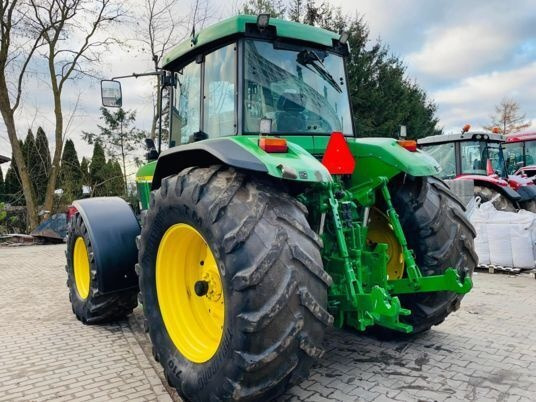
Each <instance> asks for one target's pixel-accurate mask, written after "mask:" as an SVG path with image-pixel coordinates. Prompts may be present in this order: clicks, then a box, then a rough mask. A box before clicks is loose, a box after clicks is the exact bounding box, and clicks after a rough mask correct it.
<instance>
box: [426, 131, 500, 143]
mask: <svg viewBox="0 0 536 402" xmlns="http://www.w3.org/2000/svg"><path fill="white" fill-rule="evenodd" d="M482 139H485V140H488V141H498V142H504V140H505V138H504V137H503V136H502V135H500V134H494V133H487V132H484V131H471V132H466V133H459V134H440V135H431V136H430V137H425V138H420V139H418V140H417V143H418V144H419V145H428V144H442V143H446V142H455V141H471V140H476V141H478V140H482Z"/></svg>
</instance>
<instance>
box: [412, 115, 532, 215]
mask: <svg viewBox="0 0 536 402" xmlns="http://www.w3.org/2000/svg"><path fill="white" fill-rule="evenodd" d="M469 128H470V126H469V125H466V126H465V127H464V128H463V130H462V132H461V133H460V134H444V135H434V136H430V137H426V138H422V139H420V140H418V144H419V147H420V148H421V149H423V150H424V151H426V152H428V153H429V154H430V155H432V156H433V157H434V158H435V159H436V160H437V161H438V162H439V164H440V165H441V168H442V171H441V173H440V174H439V176H440V177H441V178H442V179H451V180H471V181H472V182H473V183H474V195H475V196H479V197H480V198H481V199H482V201H483V202H485V201H490V200H494V201H493V204H494V205H495V207H496V208H497V209H499V210H503V211H516V210H517V209H519V208H523V209H527V210H530V211H532V212H536V185H534V183H533V182H532V180H530V179H528V178H526V177H523V176H522V175H515V174H509V171H508V169H507V164H506V160H505V157H504V150H503V143H504V142H505V138H504V137H503V136H502V135H500V134H497V133H485V132H469ZM535 144H536V143H535ZM497 195H499V197H497Z"/></svg>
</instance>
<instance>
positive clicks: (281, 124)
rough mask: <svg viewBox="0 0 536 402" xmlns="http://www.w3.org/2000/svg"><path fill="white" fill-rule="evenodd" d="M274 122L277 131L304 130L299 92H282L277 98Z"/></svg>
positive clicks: (302, 108) (302, 107)
mask: <svg viewBox="0 0 536 402" xmlns="http://www.w3.org/2000/svg"><path fill="white" fill-rule="evenodd" d="M276 107H277V112H276V116H275V118H276V124H277V126H276V127H277V131H280V132H281V131H289V132H296V131H297V132H299V131H305V118H304V117H303V114H302V112H303V110H304V109H305V107H304V106H303V105H302V98H301V96H300V94H297V93H293V92H284V93H283V94H281V96H280V97H279V99H278V100H277V105H276Z"/></svg>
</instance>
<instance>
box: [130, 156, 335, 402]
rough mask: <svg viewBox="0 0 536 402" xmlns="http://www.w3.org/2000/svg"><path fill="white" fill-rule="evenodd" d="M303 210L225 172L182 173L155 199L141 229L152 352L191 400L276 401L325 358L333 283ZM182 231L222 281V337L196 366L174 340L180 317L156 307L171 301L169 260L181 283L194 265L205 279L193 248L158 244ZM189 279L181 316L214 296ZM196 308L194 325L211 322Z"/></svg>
mask: <svg viewBox="0 0 536 402" xmlns="http://www.w3.org/2000/svg"><path fill="white" fill-rule="evenodd" d="M305 212H306V211H305V208H304V207H303V205H301V204H300V203H298V202H297V201H296V200H294V199H292V198H291V197H289V196H288V195H287V194H286V193H284V192H282V191H281V189H278V188H275V187H274V186H273V185H272V184H270V183H269V182H265V181H263V180H261V179H255V178H252V177H248V176H247V175H245V174H243V173H240V172H238V171H236V170H234V169H231V168H225V167H221V166H212V167H208V168H196V167H194V168H188V169H185V170H183V171H182V172H181V173H179V174H178V175H175V176H171V177H168V178H166V179H164V180H163V181H162V186H161V188H160V189H159V190H157V191H155V192H153V194H152V198H151V207H150V209H149V212H148V214H147V217H146V222H145V225H144V227H143V230H142V232H141V241H140V252H139V261H140V290H141V294H142V301H143V307H144V313H145V316H146V318H147V321H148V325H149V334H150V336H151V340H152V342H153V345H154V347H155V355H156V357H157V359H158V360H159V361H160V362H161V364H162V366H163V367H164V371H165V374H166V377H167V378H168V381H169V383H170V384H171V385H172V386H173V387H175V388H176V389H177V391H178V392H179V393H180V394H181V395H182V396H183V397H184V398H185V399H188V400H198V401H207V400H221V399H223V400H267V399H273V398H275V397H277V396H278V395H280V394H281V393H283V392H284V390H285V389H286V388H287V387H288V386H290V385H292V384H295V383H297V382H299V381H301V380H302V379H305V378H306V377H307V375H308V371H309V369H310V367H311V366H312V364H313V362H314V361H315V360H316V359H317V358H319V357H320V356H321V355H322V354H323V349H322V340H323V337H324V331H325V328H326V326H328V325H330V324H331V323H332V321H333V318H332V317H331V316H330V315H329V313H328V312H327V310H326V307H327V287H328V286H329V284H330V283H331V278H330V277H329V275H328V274H327V273H326V272H325V271H324V270H323V267H322V260H321V257H320V246H321V241H320V239H319V238H318V236H317V235H316V234H315V233H314V232H313V231H312V230H311V229H310V228H309V225H308V223H307V220H306V218H305ZM177 225H186V226H187V227H190V228H192V229H193V230H195V231H196V232H197V233H198V234H199V236H200V238H202V239H203V240H202V241H201V240H199V238H197V240H195V241H196V242H199V241H201V243H198V244H201V245H202V244H203V242H205V247H206V248H207V250H209V251H210V254H212V255H213V257H214V260H215V262H216V268H217V271H218V274H219V279H220V281H221V288H222V298H223V303H222V305H223V317H224V319H223V328H222V329H221V340H220V341H219V343H218V344H217V345H216V347H215V349H214V350H212V349H211V350H209V351H208V352H207V353H206V354H205V355H203V356H204V357H203V358H199V359H196V358H195V357H194V355H193V354H192V353H191V352H193V350H191V349H190V348H189V347H188V346H185V343H184V342H182V341H180V340H179V341H177V339H178V338H177V337H175V338H173V339H172V337H171V336H170V334H173V333H174V332H175V331H176V330H177V329H178V327H177V326H180V325H181V322H180V319H179V320H178V321H173V320H170V319H167V318H166V314H163V312H164V310H163V309H162V308H161V307H164V305H163V304H162V305H161V304H160V303H159V300H163V299H162V298H163V297H166V296H165V295H164V293H163V292H162V291H160V290H159V289H160V288H159V286H158V283H159V275H160V274H159V273H160V272H163V271H162V270H163V269H164V268H163V267H164V265H162V261H164V260H165V259H166V258H169V259H170V261H177V263H176V267H177V268H176V269H177V275H178V276H177V277H178V278H181V277H182V276H181V274H180V272H179V271H180V270H181V269H183V268H181V267H183V266H184V267H189V266H191V269H190V268H185V272H186V273H185V275H187V276H188V275H191V274H192V272H194V275H195V272H197V271H195V270H199V275H200V277H203V274H202V272H203V270H202V269H199V267H197V266H193V265H198V264H191V265H188V264H182V263H180V261H185V260H188V259H189V258H190V254H191V251H190V250H194V249H196V247H193V246H192V247H186V248H185V247H180V242H179V241H177V249H176V250H175V251H174V250H173V247H167V246H166V247H164V246H163V245H162V244H163V239H168V237H166V236H169V234H170V233H171V232H170V231H172V230H175V229H173V228H174V227H175V228H177V227H178V226H177ZM186 226H180V227H182V228H184V227H186ZM188 230H189V231H191V229H188ZM194 237H195V236H194ZM184 241H187V240H186V239H185V240H184ZM207 255H208V251H207ZM181 259H182V260H181ZM194 260H195V258H194V259H193V260H192V261H194ZM181 264H182V265H181ZM187 276H185V277H184V278H187ZM179 282H181V281H179ZM184 282H185V283H183V284H182V285H181V286H182V287H181V286H179V287H178V288H176V289H177V292H178V293H180V295H178V296H177V298H176V301H177V303H176V304H175V309H176V311H177V314H179V315H180V314H182V313H183V312H185V311H186V310H187V309H189V308H190V307H189V306H190V304H191V305H192V306H193V305H199V304H198V301H197V299H196V298H199V297H201V298H203V297H208V296H207V295H208V294H209V293H210V286H211V285H208V288H205V289H201V288H202V287H201V286H200V287H199V289H190V288H191V287H194V288H195V287H196V283H197V282H199V278H193V279H192V280H190V281H189V282H188V280H187V279H184ZM186 282H187V283H186ZM207 282H209V283H210V280H207ZM181 283H182V282H181ZM198 294H199V295H198ZM168 296H169V295H168ZM180 300H181V301H182V305H181V304H179V303H178V302H179V301H180ZM218 300H220V299H218ZM179 309H181V310H180V311H179ZM197 311H198V313H199V312H200V313H199V314H198V315H197V318H196V320H197V321H199V322H203V321H205V320H208V314H209V313H208V310H206V312H205V310H203V308H199V309H198V310H197ZM203 314H204V315H203ZM185 324H186V323H182V325H185ZM212 328H215V327H214V326H212ZM214 332H216V334H215V336H214V337H213V338H218V333H217V332H218V331H217V330H214ZM200 336H201V335H200ZM182 339H183V340H187V338H184V337H183V338H182ZM209 355H211V356H210V357H209ZM196 360H197V361H196Z"/></svg>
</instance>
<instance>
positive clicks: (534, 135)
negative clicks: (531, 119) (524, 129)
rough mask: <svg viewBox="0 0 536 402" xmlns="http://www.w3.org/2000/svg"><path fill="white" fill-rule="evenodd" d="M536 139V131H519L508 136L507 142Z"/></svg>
mask: <svg viewBox="0 0 536 402" xmlns="http://www.w3.org/2000/svg"><path fill="white" fill-rule="evenodd" d="M533 140H536V133H519V134H512V135H509V136H508V137H506V142H522V141H533Z"/></svg>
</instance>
